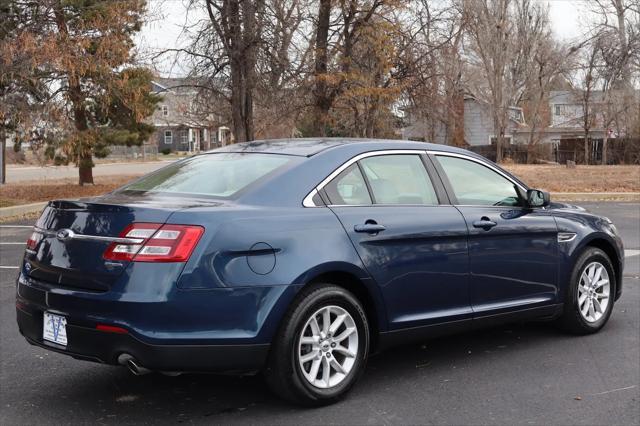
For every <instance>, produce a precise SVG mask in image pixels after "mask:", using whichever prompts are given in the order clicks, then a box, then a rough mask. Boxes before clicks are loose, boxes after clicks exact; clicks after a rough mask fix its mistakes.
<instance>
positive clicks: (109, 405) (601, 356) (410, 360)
mask: <svg viewBox="0 0 640 426" xmlns="http://www.w3.org/2000/svg"><path fill="white" fill-rule="evenodd" d="M132 166H134V167H138V168H139V167H140V165H139V164H135V165H133V164H132ZM99 169H100V167H98V168H96V169H95V170H94V173H95V171H97V170H99ZM74 170H75V169H74ZM138 171H141V170H139V169H138ZM145 171H148V170H145ZM76 172H77V171H76ZM56 173H57V172H56ZM110 173H112V172H110ZM122 173H126V172H122ZM9 178H11V172H10V173H9ZM578 204H581V205H583V206H584V207H586V208H588V209H589V210H591V211H593V212H595V213H597V214H602V215H605V216H607V217H609V218H610V219H611V220H613V222H614V223H615V224H616V226H617V227H618V229H619V231H620V233H621V235H622V236H623V239H624V242H625V249H626V266H625V272H624V291H623V295H622V298H621V299H620V300H619V301H618V302H617V303H616V305H615V306H614V311H613V314H612V317H611V319H610V321H609V323H608V324H607V326H606V327H605V328H604V329H603V330H602V331H601V332H600V333H598V334H595V335H590V336H582V337H576V336H570V335H567V334H564V333H562V332H560V331H558V330H557V329H555V328H554V327H553V326H551V325H549V324H545V323H530V324H514V325H508V326H501V327H499V328H493V329H486V330H481V331H476V332H474V333H468V334H463V335H455V336H450V337H444V338H439V339H435V340H432V341H427V342H424V343H423V344H418V345H411V346H406V347H400V348H395V349H392V350H389V351H387V352H384V353H382V354H378V355H376V356H374V357H372V358H371V359H370V361H369V364H368V368H367V371H366V372H365V374H364V376H363V377H362V380H361V381H360V382H359V383H358V384H357V385H356V387H355V388H354V390H353V392H352V393H351V394H350V395H349V396H348V397H347V399H346V400H344V401H342V402H340V403H338V404H336V405H333V406H329V407H324V408H318V409H303V408H299V407H295V406H291V405H289V404H287V403H285V402H282V401H281V400H279V399H277V398H275V397H274V396H273V395H272V394H271V393H270V392H269V390H268V389H267V387H266V386H265V385H264V384H263V381H262V380H261V378H260V376H255V377H232V376H216V375H204V374H203V375H182V376H179V377H167V376H162V375H158V374H150V375H147V376H142V377H136V376H133V375H132V374H131V373H129V371H127V370H126V369H124V368H121V367H115V366H105V365H99V364H93V363H89V362H84V361H77V360H74V359H72V358H70V357H67V356H64V355H60V354H57V353H54V352H49V351H46V350H44V349H41V348H37V347H34V346H31V345H29V344H27V343H26V342H25V340H24V338H23V337H22V336H20V334H19V333H18V330H17V326H16V322H15V308H14V291H15V278H16V275H17V272H18V269H17V265H19V263H20V259H21V256H22V252H23V250H24V242H25V241H26V239H27V238H28V236H29V235H30V232H31V231H30V227H29V226H28V225H31V223H30V222H29V221H21V222H14V223H6V224H3V225H0V342H1V343H0V361H1V364H0V366H1V371H0V386H1V388H0V392H1V400H0V403H1V407H2V409H1V410H0V423H2V424H5V425H13V424H62V423H66V424H80V423H94V424H95V423H120V424H123V423H127V424H128V423H152V424H157V423H176V422H180V423H214V422H215V423H225V424H226V423H268V424H302V423H306V424H309V423H311V424H638V421H639V419H640V204H638V203H604V202H602V203H578ZM21 226H22V227H21Z"/></svg>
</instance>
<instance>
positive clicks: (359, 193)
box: [324, 164, 371, 206]
mask: <svg viewBox="0 0 640 426" xmlns="http://www.w3.org/2000/svg"><path fill="white" fill-rule="evenodd" d="M324 190H325V193H326V194H327V197H328V198H329V202H330V203H331V204H334V205H349V206H354V205H368V204H371V197H370V196H369V191H368V189H367V184H366V183H365V181H364V178H363V177H362V173H360V169H359V168H358V165H357V164H352V165H351V166H349V167H347V168H346V169H345V170H343V171H342V173H340V174H339V175H338V176H336V177H335V178H334V179H333V180H332V181H331V182H329V183H328V184H327V186H325V187H324Z"/></svg>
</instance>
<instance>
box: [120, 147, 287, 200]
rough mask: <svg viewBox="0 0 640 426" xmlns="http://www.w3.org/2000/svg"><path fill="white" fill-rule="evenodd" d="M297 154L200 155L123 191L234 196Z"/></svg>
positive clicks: (165, 169)
mask: <svg viewBox="0 0 640 426" xmlns="http://www.w3.org/2000/svg"><path fill="white" fill-rule="evenodd" d="M295 158H296V157H292V156H287V155H275V154H262V153H246V154H245V153H219V154H206V155H199V156H195V157H192V158H190V159H187V160H184V161H179V162H176V163H174V164H171V165H169V166H167V167H164V168H162V169H160V170H158V171H157V172H155V173H152V174H150V175H148V176H145V177H143V178H141V179H140V180H138V181H136V182H133V183H131V184H130V185H127V186H125V187H123V188H122V189H120V191H124V192H128V191H133V192H144V193H147V192H150V193H164V194H172V193H173V194H187V195H205V196H214V197H223V198H227V197H233V196H234V195H235V194H236V193H238V192H239V191H241V190H242V189H244V188H246V187H247V186H249V185H251V184H252V183H254V182H257V181H258V180H260V179H262V178H265V177H267V176H268V175H270V174H273V173H276V172H277V171H278V170H280V169H282V168H284V167H286V165H287V164H289V163H290V162H292V161H294V159H295Z"/></svg>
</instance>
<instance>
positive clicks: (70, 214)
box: [25, 195, 202, 291]
mask: <svg viewBox="0 0 640 426" xmlns="http://www.w3.org/2000/svg"><path fill="white" fill-rule="evenodd" d="M200 204H202V203H198V202H194V201H193V200H181V199H169V200H167V199H157V200H148V199H144V200H140V199H136V198H132V197H126V196H116V195H113V196H106V197H100V198H96V199H90V200H85V201H65V200H62V201H52V202H50V203H49V204H48V205H47V206H46V207H45V209H44V211H43V212H42V215H41V216H40V218H39V219H38V221H37V223H36V228H35V231H36V232H34V238H35V241H34V242H33V247H28V248H27V253H26V256H25V261H26V265H25V266H26V270H27V273H28V276H29V277H31V278H33V279H36V280H39V281H42V282H45V283H48V284H51V285H57V286H61V287H69V288H75V289H83V290H89V291H107V290H108V289H109V288H110V286H111V285H112V284H113V283H114V282H115V281H116V280H117V279H118V277H120V275H121V274H122V273H123V272H124V271H125V269H126V268H127V266H128V265H129V263H130V262H128V261H110V260H105V259H104V257H103V256H104V253H105V251H106V249H107V248H108V247H109V245H110V244H112V243H113V242H114V241H118V240H117V239H118V238H122V236H121V234H122V232H123V230H124V229H126V228H127V227H128V226H129V225H131V224H132V223H157V224H164V223H166V221H167V220H168V219H169V217H170V216H171V214H173V213H174V212H175V211H177V210H181V209H184V208H188V207H190V206H193V205H200Z"/></svg>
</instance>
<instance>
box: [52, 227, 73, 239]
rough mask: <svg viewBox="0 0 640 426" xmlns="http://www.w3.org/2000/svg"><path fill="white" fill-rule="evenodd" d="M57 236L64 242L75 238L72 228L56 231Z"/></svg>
mask: <svg viewBox="0 0 640 426" xmlns="http://www.w3.org/2000/svg"><path fill="white" fill-rule="evenodd" d="M56 238H57V239H58V240H59V241H62V242H65V241H67V240H70V239H71V238H73V231H72V230H71V229H61V230H59V231H58V232H57V233H56Z"/></svg>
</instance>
